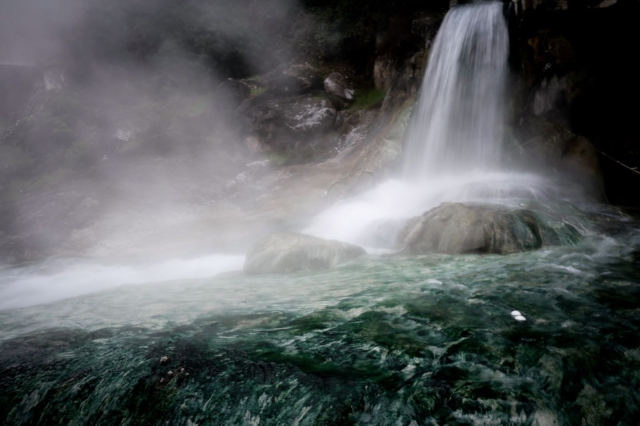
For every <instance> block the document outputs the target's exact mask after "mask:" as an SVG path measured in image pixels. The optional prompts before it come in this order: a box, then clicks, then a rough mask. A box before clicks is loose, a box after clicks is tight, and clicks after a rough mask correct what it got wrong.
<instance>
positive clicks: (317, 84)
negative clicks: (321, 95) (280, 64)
mask: <svg viewBox="0 0 640 426" xmlns="http://www.w3.org/2000/svg"><path fill="white" fill-rule="evenodd" d="M267 87H268V90H269V91H270V92H271V93H273V94H276V95H279V96H291V95H298V94H302V93H307V92H309V91H311V90H319V89H321V88H322V75H321V74H320V72H319V71H318V70H316V69H315V68H313V67H312V66H311V65H309V64H295V65H291V66H290V67H289V68H287V69H285V70H283V71H280V70H276V71H274V72H272V73H270V74H268V75H267Z"/></svg>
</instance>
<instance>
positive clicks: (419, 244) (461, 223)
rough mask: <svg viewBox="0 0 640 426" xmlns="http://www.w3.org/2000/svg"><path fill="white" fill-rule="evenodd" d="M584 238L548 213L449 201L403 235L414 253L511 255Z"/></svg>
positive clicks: (409, 225)
mask: <svg viewBox="0 0 640 426" xmlns="http://www.w3.org/2000/svg"><path fill="white" fill-rule="evenodd" d="M579 239H580V234H579V233H578V231H577V230H576V229H575V228H574V227H573V226H571V225H569V224H567V223H564V222H562V221H560V220H554V219H552V218H550V217H548V216H545V215H544V214H542V213H538V212H533V211H531V210H526V209H513V208H507V207H504V206H498V205H490V204H458V203H444V204H442V205H440V206H439V207H436V208H434V209H432V210H429V211H428V212H426V213H425V214H423V215H422V216H419V217H416V218H413V219H410V220H409V221H408V222H407V226H406V227H405V228H404V229H403V230H402V231H401V232H400V236H399V240H400V241H403V243H402V246H401V250H400V252H402V253H412V254H426V253H445V254H464V253H481V254H510V253H518V252H524V251H530V250H536V249H539V248H540V247H542V246H543V245H562V244H573V243H575V242H577V241H578V240H579Z"/></svg>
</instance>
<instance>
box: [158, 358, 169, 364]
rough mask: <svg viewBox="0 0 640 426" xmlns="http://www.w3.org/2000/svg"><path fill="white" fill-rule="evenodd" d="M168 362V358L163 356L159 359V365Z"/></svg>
mask: <svg viewBox="0 0 640 426" xmlns="http://www.w3.org/2000/svg"><path fill="white" fill-rule="evenodd" d="M168 362H169V357H166V356H163V357H162V358H160V364H166V363H168Z"/></svg>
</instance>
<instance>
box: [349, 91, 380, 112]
mask: <svg viewBox="0 0 640 426" xmlns="http://www.w3.org/2000/svg"><path fill="white" fill-rule="evenodd" d="M385 95H386V92H385V91H384V90H381V89H369V90H357V91H356V94H355V100H354V102H353V104H352V105H351V107H350V108H351V109H354V110H362V109H368V108H373V107H376V106H380V105H382V101H383V100H384V97H385Z"/></svg>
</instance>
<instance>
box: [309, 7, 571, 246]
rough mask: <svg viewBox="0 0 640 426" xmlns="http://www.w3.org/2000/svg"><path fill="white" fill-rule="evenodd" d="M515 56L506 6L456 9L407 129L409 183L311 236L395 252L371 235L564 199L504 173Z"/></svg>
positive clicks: (386, 189) (329, 218) (345, 206)
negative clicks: (467, 212)
mask: <svg viewBox="0 0 640 426" xmlns="http://www.w3.org/2000/svg"><path fill="white" fill-rule="evenodd" d="M508 54H509V34H508V31H507V25H506V20H505V18H504V16H503V14H502V3H500V2H482V3H474V4H469V5H464V6H458V7H454V8H453V9H451V10H450V11H449V13H448V14H447V16H446V17H445V19H444V22H443V23H442V27H441V28H440V30H439V32H438V36H437V37H436V40H435V44H434V46H433V50H432V52H431V56H430V58H429V64H428V67H427V70H426V73H425V77H424V80H423V88H422V91H421V93H420V97H419V100H418V103H417V105H416V109H415V110H414V114H413V117H412V120H411V125H410V127H409V129H408V130H407V132H408V133H407V139H406V141H405V153H404V161H405V164H404V179H403V180H396V181H394V180H391V181H388V182H385V183H383V184H382V185H380V186H379V187H377V188H375V189H373V190H371V191H369V192H368V193H366V194H363V195H362V196H360V197H357V198H356V199H352V200H347V201H345V202H342V203H340V204H338V205H336V206H334V207H332V208H330V209H328V210H326V211H324V212H323V213H321V214H320V215H319V216H318V217H316V219H315V220H314V221H313V223H312V224H311V226H310V227H309V228H307V229H306V230H304V232H305V233H309V234H312V235H316V236H319V237H323V238H331V239H337V240H341V241H345V242H350V243H354V244H360V245H364V246H365V247H367V248H368V249H378V248H385V249H390V248H392V247H390V246H389V242H387V243H386V245H385V243H382V244H381V245H380V244H379V243H378V242H376V241H375V240H376V238H373V239H372V234H375V233H376V232H378V231H379V229H380V228H384V227H388V226H389V224H390V223H393V222H396V223H404V220H405V219H408V218H410V217H413V216H417V215H420V214H422V213H424V212H425V211H428V210H430V209H432V208H434V207H437V206H438V205H440V204H441V203H443V202H447V201H451V202H465V201H485V202H486V201H490V202H499V203H505V204H513V203H514V202H516V201H515V200H517V199H522V198H525V199H545V198H553V199H558V198H564V196H563V195H562V194H561V193H560V192H561V190H560V188H559V187H557V185H556V184H555V183H554V182H552V181H551V180H550V179H547V178H545V177H544V176H540V175H536V174H532V173H517V172H514V171H509V170H506V169H505V168H503V167H501V164H500V163H501V162H500V156H501V146H502V140H503V138H504V131H505V104H506V96H507V94H506V87H507V78H508V75H507V73H508V68H507V61H508ZM574 192H577V191H574Z"/></svg>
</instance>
